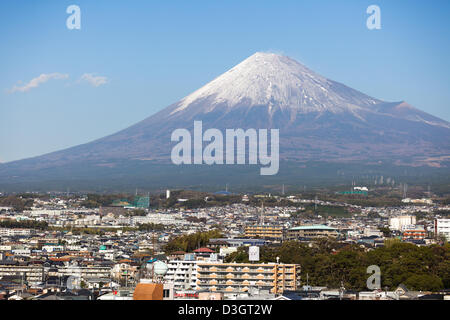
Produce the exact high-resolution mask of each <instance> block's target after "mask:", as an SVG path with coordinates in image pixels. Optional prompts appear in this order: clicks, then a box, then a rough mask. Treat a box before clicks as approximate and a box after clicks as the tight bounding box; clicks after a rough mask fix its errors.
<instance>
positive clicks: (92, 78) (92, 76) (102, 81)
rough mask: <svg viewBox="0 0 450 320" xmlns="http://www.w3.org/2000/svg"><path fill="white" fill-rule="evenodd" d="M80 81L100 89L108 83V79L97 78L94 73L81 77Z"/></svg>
mask: <svg viewBox="0 0 450 320" xmlns="http://www.w3.org/2000/svg"><path fill="white" fill-rule="evenodd" d="M80 81H87V82H88V83H89V84H90V85H92V86H94V87H99V86H101V85H104V84H106V83H108V78H107V77H103V76H96V75H95V74H93V73H85V74H83V75H82V76H81V78H80Z"/></svg>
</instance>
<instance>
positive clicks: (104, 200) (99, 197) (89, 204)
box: [80, 193, 134, 208]
mask: <svg viewBox="0 0 450 320" xmlns="http://www.w3.org/2000/svg"><path fill="white" fill-rule="evenodd" d="M133 198H134V197H133V196H130V195H127V194H95V193H90V194H88V195H87V199H86V200H84V201H82V202H81V203H80V205H81V206H83V207H85V208H99V207H104V206H109V205H111V204H112V203H113V201H114V200H117V199H127V200H128V201H133Z"/></svg>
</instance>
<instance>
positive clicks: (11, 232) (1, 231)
mask: <svg viewBox="0 0 450 320" xmlns="http://www.w3.org/2000/svg"><path fill="white" fill-rule="evenodd" d="M32 234H35V231H34V230H33V229H9V228H0V237H14V236H29V235H32Z"/></svg>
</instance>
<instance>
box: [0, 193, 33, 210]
mask: <svg viewBox="0 0 450 320" xmlns="http://www.w3.org/2000/svg"><path fill="white" fill-rule="evenodd" d="M33 203H34V200H33V199H32V198H31V197H25V196H24V197H22V196H6V197H0V206H1V207H12V208H13V209H14V211H17V212H23V211H24V210H30V209H31V207H32V206H33Z"/></svg>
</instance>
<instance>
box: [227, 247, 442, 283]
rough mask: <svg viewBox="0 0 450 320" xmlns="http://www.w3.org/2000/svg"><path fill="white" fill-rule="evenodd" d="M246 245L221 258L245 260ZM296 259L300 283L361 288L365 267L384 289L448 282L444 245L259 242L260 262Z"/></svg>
mask: <svg viewBox="0 0 450 320" xmlns="http://www.w3.org/2000/svg"><path fill="white" fill-rule="evenodd" d="M247 251H248V248H239V249H238V251H237V252H235V253H232V254H230V255H229V256H227V259H226V261H227V262H232V261H236V262H248V252H247ZM276 257H279V258H280V262H283V263H296V264H300V265H301V277H302V284H303V285H305V284H306V277H307V275H308V280H309V285H312V286H327V287H331V288H338V287H340V286H341V282H342V283H343V284H344V287H345V288H346V289H353V290H367V284H366V281H367V278H368V277H369V276H370V274H368V273H366V271H367V267H368V266H370V265H377V266H379V267H380V269H381V286H382V288H383V289H384V288H386V287H387V288H388V289H390V290H392V289H395V288H397V286H398V285H400V284H404V285H406V286H407V288H408V289H410V290H423V291H438V290H441V289H448V288H450V245H449V244H448V243H446V244H444V245H443V246H439V245H432V246H423V247H419V246H416V245H414V244H410V243H402V242H397V241H393V242H390V243H387V244H386V245H385V246H384V247H379V248H376V249H374V250H370V251H367V252H366V251H365V250H364V249H362V248H361V247H359V246H357V245H343V244H339V243H337V242H333V241H329V240H320V241H317V242H313V245H312V246H309V245H308V244H303V243H299V242H297V241H289V242H284V243H283V244H282V245H281V246H279V247H267V246H266V247H262V248H261V252H260V259H261V261H262V262H274V261H276Z"/></svg>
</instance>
